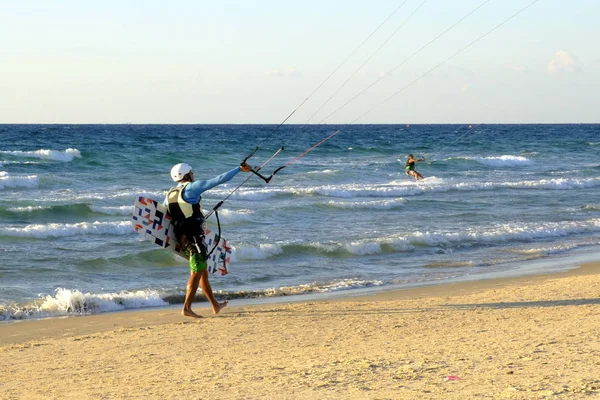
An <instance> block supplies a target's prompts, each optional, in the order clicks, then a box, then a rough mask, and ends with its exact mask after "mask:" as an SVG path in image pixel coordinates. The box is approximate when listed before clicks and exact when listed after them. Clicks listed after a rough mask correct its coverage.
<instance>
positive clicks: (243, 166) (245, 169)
mask: <svg viewBox="0 0 600 400" xmlns="http://www.w3.org/2000/svg"><path fill="white" fill-rule="evenodd" d="M251 170H252V166H251V165H249V164H246V163H242V164H240V171H242V172H250V171H251Z"/></svg>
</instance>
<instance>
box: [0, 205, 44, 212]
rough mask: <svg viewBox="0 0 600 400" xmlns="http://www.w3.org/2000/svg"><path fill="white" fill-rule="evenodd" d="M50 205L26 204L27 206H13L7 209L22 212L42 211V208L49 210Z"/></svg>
mask: <svg viewBox="0 0 600 400" xmlns="http://www.w3.org/2000/svg"><path fill="white" fill-rule="evenodd" d="M49 209H50V207H49V206H26V207H11V208H7V209H6V210H7V211H10V212H15V213H22V212H26V213H27V212H34V211H40V210H49Z"/></svg>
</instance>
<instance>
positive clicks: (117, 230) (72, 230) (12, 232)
mask: <svg viewBox="0 0 600 400" xmlns="http://www.w3.org/2000/svg"><path fill="white" fill-rule="evenodd" d="M131 233H134V231H133V229H132V228H131V223H130V222H128V221H119V222H98V221H96V222H79V223H76V224H32V225H25V226H22V227H20V226H2V227H0V235H4V236H16V237H35V238H38V239H43V238H53V237H65V236H75V235H85V234H96V235H103V234H111V235H127V234H131Z"/></svg>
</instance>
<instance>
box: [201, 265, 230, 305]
mask: <svg viewBox="0 0 600 400" xmlns="http://www.w3.org/2000/svg"><path fill="white" fill-rule="evenodd" d="M200 287H201V288H202V291H203V292H204V295H205V296H206V298H207V299H208V301H210V304H211V305H212V309H213V313H215V314H218V313H219V311H221V310H222V309H223V308H225V306H226V305H227V300H225V301H224V302H222V303H219V302H218V301H217V299H215V296H214V295H213V292H212V287H211V286H210V283H209V282H208V270H206V269H205V270H203V271H202V272H200Z"/></svg>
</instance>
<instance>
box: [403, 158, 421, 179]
mask: <svg viewBox="0 0 600 400" xmlns="http://www.w3.org/2000/svg"><path fill="white" fill-rule="evenodd" d="M421 161H425V159H424V158H419V159H416V158H414V157H413V155H412V154H409V155H408V160H406V168H405V169H406V175H410V176H412V177H413V178H415V181H418V180H419V179H423V175H421V174H420V173H418V172H417V170H416V169H415V164H416V163H418V162H421Z"/></svg>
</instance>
